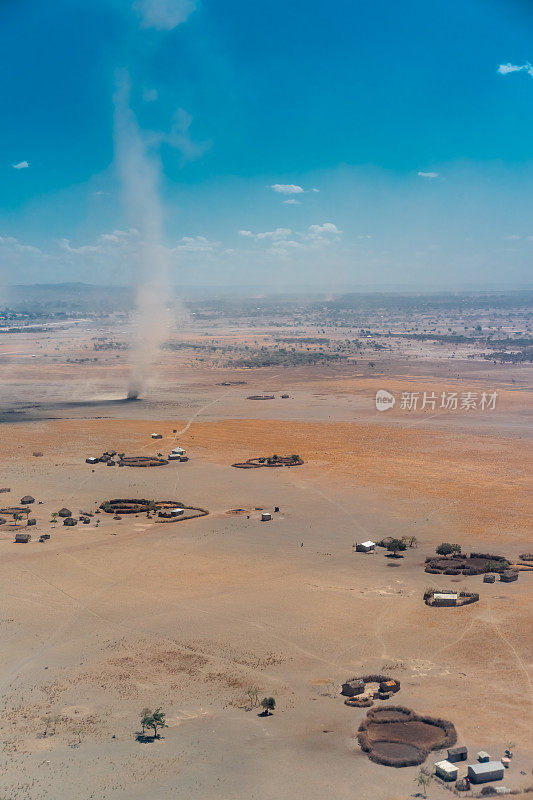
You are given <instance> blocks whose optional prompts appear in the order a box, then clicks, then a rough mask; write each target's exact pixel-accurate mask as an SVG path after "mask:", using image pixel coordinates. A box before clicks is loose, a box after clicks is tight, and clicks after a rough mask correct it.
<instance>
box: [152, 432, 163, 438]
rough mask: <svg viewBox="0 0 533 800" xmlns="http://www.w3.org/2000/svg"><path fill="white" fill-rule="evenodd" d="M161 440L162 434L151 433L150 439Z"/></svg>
mask: <svg viewBox="0 0 533 800" xmlns="http://www.w3.org/2000/svg"><path fill="white" fill-rule="evenodd" d="M162 438H163V434H162V433H152V439H162Z"/></svg>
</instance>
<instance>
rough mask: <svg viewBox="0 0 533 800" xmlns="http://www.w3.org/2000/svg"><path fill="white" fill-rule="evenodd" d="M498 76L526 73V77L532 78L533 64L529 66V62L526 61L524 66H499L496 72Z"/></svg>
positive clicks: (508, 64)
mask: <svg viewBox="0 0 533 800" xmlns="http://www.w3.org/2000/svg"><path fill="white" fill-rule="evenodd" d="M497 71H498V72H499V74H500V75H509V74H510V73H511V72H527V74H528V75H531V77H532V78H533V64H530V63H529V61H526V63H525V64H521V65H520V66H519V65H517V64H510V63H509V62H507V64H500V66H499V67H498V70H497Z"/></svg>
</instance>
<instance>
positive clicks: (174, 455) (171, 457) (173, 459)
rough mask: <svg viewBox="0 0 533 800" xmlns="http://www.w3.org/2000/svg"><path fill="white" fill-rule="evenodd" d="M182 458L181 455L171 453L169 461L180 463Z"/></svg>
mask: <svg viewBox="0 0 533 800" xmlns="http://www.w3.org/2000/svg"><path fill="white" fill-rule="evenodd" d="M180 458H181V455H180V453H169V456H168V460H169V461H179V460H180Z"/></svg>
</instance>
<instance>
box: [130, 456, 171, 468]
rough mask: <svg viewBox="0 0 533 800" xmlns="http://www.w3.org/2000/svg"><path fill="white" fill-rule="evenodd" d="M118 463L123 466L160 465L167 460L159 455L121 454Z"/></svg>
mask: <svg viewBox="0 0 533 800" xmlns="http://www.w3.org/2000/svg"><path fill="white" fill-rule="evenodd" d="M118 463H119V464H122V466H124V467H162V466H164V465H165V464H168V461H167V459H166V458H159V456H122V458H121V459H120V461H119V462H118Z"/></svg>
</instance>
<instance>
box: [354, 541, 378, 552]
mask: <svg viewBox="0 0 533 800" xmlns="http://www.w3.org/2000/svg"><path fill="white" fill-rule="evenodd" d="M355 549H356V550H357V552H358V553H371V552H372V551H373V550H375V549H376V543H375V542H371V541H370V540H369V541H368V542H360V543H359V544H357V545H356V546H355Z"/></svg>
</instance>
